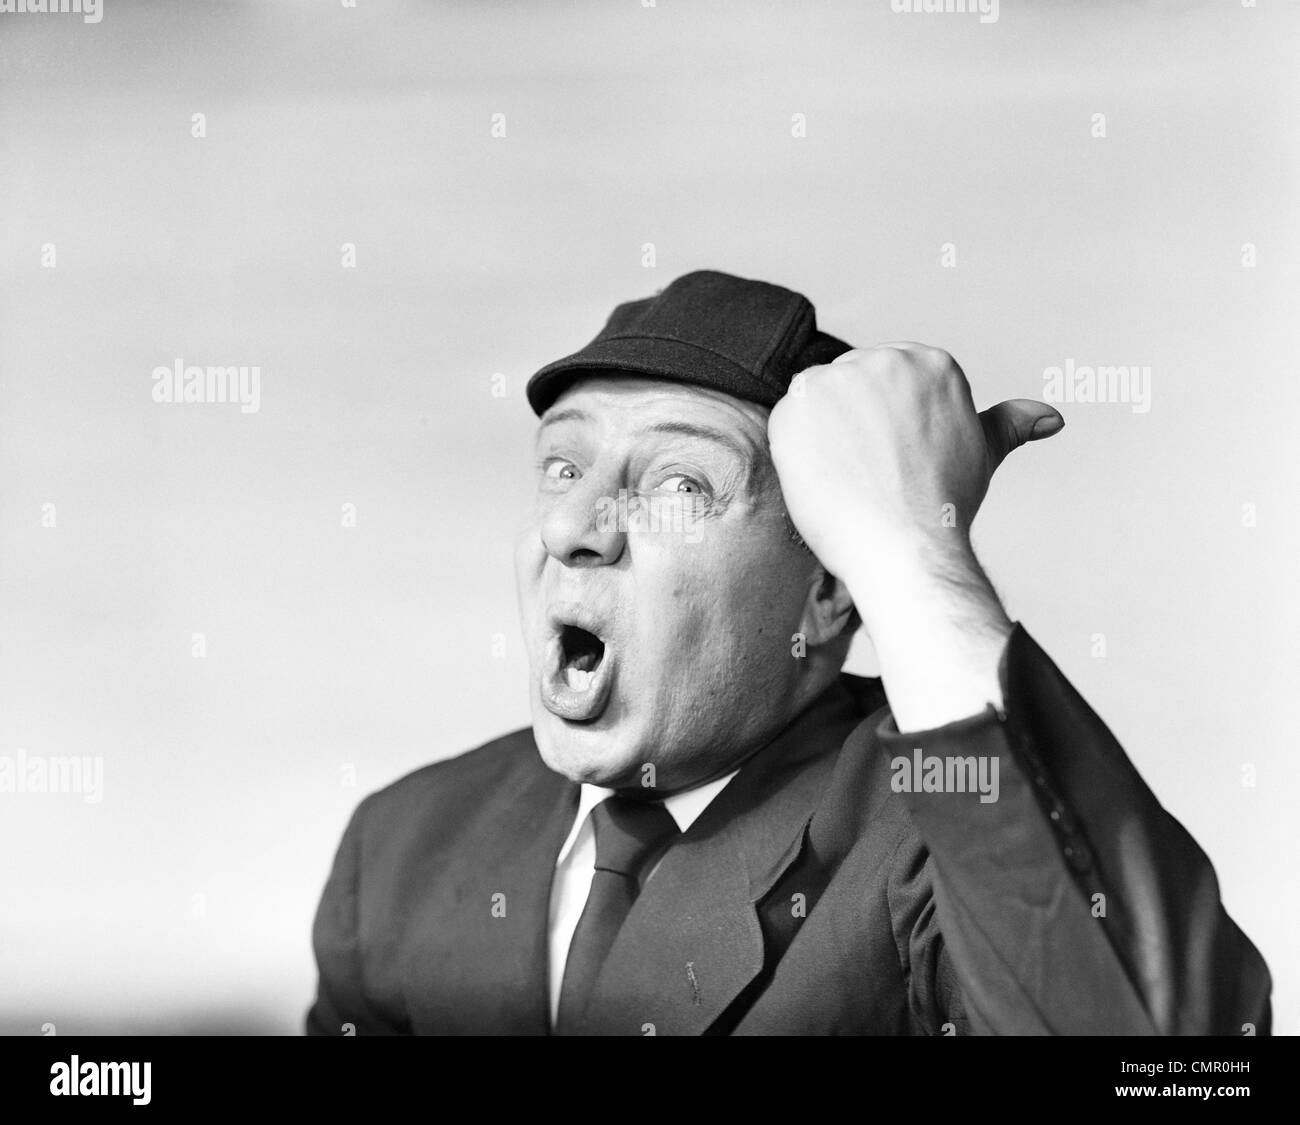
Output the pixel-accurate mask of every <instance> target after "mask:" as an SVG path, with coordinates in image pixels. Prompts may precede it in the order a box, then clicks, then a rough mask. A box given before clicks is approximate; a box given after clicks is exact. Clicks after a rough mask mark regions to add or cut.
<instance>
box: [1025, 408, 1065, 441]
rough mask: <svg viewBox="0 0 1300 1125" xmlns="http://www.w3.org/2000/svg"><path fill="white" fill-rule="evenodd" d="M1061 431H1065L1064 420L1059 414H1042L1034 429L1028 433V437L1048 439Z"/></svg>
mask: <svg viewBox="0 0 1300 1125" xmlns="http://www.w3.org/2000/svg"><path fill="white" fill-rule="evenodd" d="M1063 429H1065V419H1064V418H1062V417H1061V416H1060V415H1059V414H1044V415H1043V416H1042V417H1041V418H1039V419H1038V421H1037V422H1035V423H1034V428H1033V429H1032V430H1030V431H1029V436H1030V437H1036V438H1040V437H1050V436H1051V435H1052V434H1054V433H1057V432H1058V431H1059V430H1063Z"/></svg>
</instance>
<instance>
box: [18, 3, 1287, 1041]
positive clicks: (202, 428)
mask: <svg viewBox="0 0 1300 1125" xmlns="http://www.w3.org/2000/svg"><path fill="white" fill-rule="evenodd" d="M1298 15H1300V13H1298V12H1297V9H1295V8H1294V7H1293V6H1291V5H1288V4H1283V3H1280V2H1276V0H1260V4H1259V6H1258V7H1257V8H1245V7H1243V6H1242V5H1241V3H1240V2H1239V0H1206V2H1203V3H1172V2H1169V3H1156V2H1151V3H1131V2H1127V3H1120V2H1118V0H1117V2H1113V3H1077V4H1072V5H1064V4H1061V5H1057V4H1050V5H1049V4H1035V5H1030V4H1028V3H1017V2H1016V0H1003V3H1002V4H1001V6H1000V12H999V19H998V21H997V22H996V23H991V24H981V23H980V21H979V18H978V16H976V15H958V14H947V15H917V14H912V15H905V14H896V13H894V12H892V11H891V9H890V5H889V3H888V2H887V0H880V2H866V0H837V2H832V3H805V4H779V5H778V4H759V3H746V4H741V3H735V4H719V3H705V2H700V0H691V2H690V3H689V4H688V3H686V2H685V0H659V3H657V4H656V5H655V6H654V7H650V8H647V7H644V6H643V5H642V4H641V3H640V0H616V2H605V3H600V4H597V3H579V2H569V3H558V2H557V3H547V4H538V3H534V4H523V3H517V4H505V3H494V4H484V5H432V4H428V5H426V4H415V3H381V2H379V0H359V2H358V4H357V6H356V7H355V8H345V7H343V6H342V5H341V4H337V3H335V4H331V3H328V2H322V3H315V4H308V3H281V4H260V3H259V4H253V3H212V4H206V3H187V4H184V5H178V4H163V3H158V4H145V3H138V4H136V3H127V2H125V0H123V2H119V3H114V2H113V0H107V2H106V10H105V15H104V19H103V21H102V23H100V24H98V25H96V26H87V25H85V24H84V23H82V22H81V21H80V20H79V19H78V18H77V17H76V16H72V15H57V16H49V15H46V16H37V15H18V14H12V15H2V16H0V206H2V210H0V308H3V309H4V310H5V311H4V326H3V332H2V333H0V754H3V755H10V756H13V755H16V754H17V752H18V750H19V749H20V748H21V749H23V750H24V751H25V752H26V753H27V755H29V756H30V755H46V756H54V755H70V754H80V755H99V756H102V760H103V765H104V793H103V800H102V802H100V803H98V804H88V803H86V802H85V801H84V800H82V799H81V797H79V796H78V795H76V794H30V793H29V794H0V855H3V857H4V858H3V861H0V901H2V902H3V904H4V906H3V909H2V910H0V951H2V954H0V996H3V997H4V1000H3V1004H2V1005H0V1007H2V1009H3V1011H2V1012H0V1029H3V1030H5V1031H11V1032H22V1033H37V1032H38V1031H39V1029H40V1027H41V1025H42V1024H44V1023H47V1022H48V1023H53V1024H55V1025H56V1027H57V1028H58V1030H59V1031H60V1032H61V1033H63V1032H73V1031H114V1030H131V1031H141V1030H163V1031H171V1030H177V1031H179V1030H223V1029H224V1030H249V1031H258V1030H263V1031H284V1032H292V1031H296V1030H298V1029H299V1027H300V1026H301V1017H302V1013H303V1010H304V1009H305V1007H306V1005H307V1004H308V1002H309V1000H310V998H311V993H312V989H313V986H314V966H313V964H312V960H311V953H310V946H309V935H310V924H311V917H312V913H313V910H314V908H315V904H316V900H317V897H318V895H319V893H320V889H321V886H322V883H323V881H324V879H325V876H326V873H327V871H328V868H329V864H330V861H331V858H332V854H333V850H334V847H335V845H336V844H337V841H338V837H339V833H340V832H341V830H342V827H343V825H344V823H345V820H346V818H347V815H348V814H349V812H350V811H351V809H352V808H353V807H354V805H355V804H356V802H357V801H358V800H359V799H360V798H361V797H362V796H363V795H364V794H365V793H366V792H369V791H370V790H372V789H374V788H377V787H379V786H381V785H383V784H386V783H387V782H389V781H391V780H393V779H395V778H396V777H398V776H400V775H401V774H403V773H404V772H406V771H408V770H410V769H413V768H415V767H417V766H419V765H421V764H423V763H425V762H428V761H431V760H433V759H436V758H440V757H444V756H447V755H450V754H454V753H458V752H460V751H462V750H465V749H468V748H470V747H472V746H474V745H477V744H478V743H480V742H482V741H484V740H486V739H487V738H489V737H492V736H494V735H496V734H499V733H502V732H504V731H506V730H509V729H512V728H514V727H517V726H521V725H524V724H525V723H526V721H527V714H528V709H527V700H526V698H525V692H524V661H523V654H522V651H521V648H520V643H519V640H518V636H517V633H516V628H515V604H514V590H513V578H512V574H511V563H510V551H509V544H510V538H511V536H512V534H513V532H514V529H515V527H516V525H517V523H518V521H519V520H520V518H521V517H522V515H523V514H524V513H525V512H526V509H527V504H528V499H529V494H530V473H531V456H530V442H531V431H532V422H533V420H532V416H531V415H530V413H529V411H528V409H527V406H526V404H525V402H524V400H523V395H522V390H523V384H524V382H525V380H526V378H527V376H528V375H529V374H530V373H531V371H532V370H533V369H535V368H536V367H538V366H540V365H541V364H542V363H544V362H546V361H548V360H550V359H553V358H555V357H557V356H559V355H561V354H564V353H566V352H568V351H571V350H573V349H574V348H576V347H578V346H579V345H581V344H582V343H584V342H585V341H586V340H587V339H588V338H589V337H590V336H592V335H593V334H594V333H595V332H596V331H597V329H598V328H599V327H600V324H601V323H602V322H603V319H604V317H605V315H606V314H607V313H608V311H609V309H610V308H611V307H612V306H613V304H614V303H616V302H617V301H620V300H624V299H629V298H632V297H639V296H644V295H648V294H649V293H651V292H653V291H654V290H655V289H658V288H660V287H662V286H663V285H665V284H666V283H667V282H668V281H669V280H671V279H672V278H673V277H675V276H677V275H678V274H680V273H683V272H686V271H687V270H690V269H696V268H704V267H707V268H717V269H724V270H728V271H730V272H734V273H738V274H742V275H746V276H755V277H762V278H764V279H767V280H771V281H775V282H778V283H780V284H784V285H787V286H789V287H791V288H795V289H799V290H801V291H802V292H804V293H806V294H807V295H808V296H809V297H810V298H811V299H812V300H813V301H814V302H815V303H816V305H817V307H818V312H819V317H820V320H821V323H822V325H823V326H824V327H825V328H827V329H828V330H830V331H833V332H836V333H837V334H839V335H841V336H845V337H847V338H849V339H851V340H852V341H854V342H856V343H859V344H870V343H873V342H876V341H879V340H887V339H918V340H923V341H926V342H930V343H934V344H938V345H940V346H943V347H946V348H947V349H948V350H949V351H951V352H953V353H954V354H955V355H956V357H957V358H958V360H959V361H960V362H961V363H962V365H963V367H964V368H965V370H966V372H967V374H968V376H969V377H970V380H971V382H972V385H973V387H974V390H975V396H976V400H977V403H978V405H980V406H986V405H989V404H991V403H992V402H994V401H997V400H999V399H1002V398H1007V397H1013V396H1028V397H1041V394H1042V390H1043V372H1044V370H1045V369H1046V368H1048V367H1050V366H1053V365H1062V364H1064V363H1065V361H1066V360H1067V359H1073V360H1074V361H1075V362H1076V363H1078V364H1090V365H1133V364H1136V365H1149V366H1150V368H1151V380H1152V388H1151V389H1152V400H1151V409H1150V411H1149V412H1147V413H1135V412H1133V411H1132V410H1131V409H1130V407H1129V406H1128V405H1125V404H1123V403H1108V404H1075V405H1068V404H1066V405H1063V406H1062V410H1063V412H1064V414H1065V416H1066V419H1067V427H1066V429H1065V431H1064V433H1063V434H1062V435H1061V436H1059V437H1056V438H1054V439H1052V440H1051V441H1050V442H1046V443H1042V444H1039V445H1036V446H1033V447H1031V448H1028V449H1025V450H1022V451H1020V452H1019V453H1017V454H1016V455H1014V457H1013V458H1012V459H1011V460H1010V461H1009V462H1008V463H1007V464H1006V465H1005V466H1004V468H1003V469H1002V471H1001V473H1000V475H999V477H998V479H997V480H996V481H995V483H994V488H993V491H992V493H991V495H990V498H989V500H988V502H987V504H986V508H985V511H984V514H983V515H982V516H981V518H980V521H979V523H978V524H977V532H978V542H979V544H980V547H981V553H982V556H983V558H984V559H985V560H986V563H987V566H988V569H989V570H990V573H991V574H992V576H993V578H994V580H995V582H996V583H997V585H998V587H999V589H1000V590H1001V591H1002V593H1003V595H1004V597H1005V599H1006V601H1007V603H1008V605H1009V607H1010V609H1011V612H1012V614H1013V616H1015V617H1017V618H1019V619H1020V620H1022V621H1023V622H1024V623H1025V624H1026V626H1027V627H1028V628H1029V630H1030V632H1031V633H1032V634H1033V635H1034V637H1035V638H1036V639H1037V640H1038V641H1039V642H1040V643H1041V644H1043V645H1044V647H1045V648H1046V649H1047V650H1048V651H1049V652H1050V653H1051V654H1052V655H1053V656H1054V657H1055V659H1056V660H1057V662H1058V663H1059V664H1060V665H1061V666H1062V668H1063V669H1064V670H1065V671H1066V673H1067V674H1068V675H1069V676H1070V678H1071V679H1072V680H1073V682H1074V683H1075V684H1076V685H1077V686H1078V687H1079V688H1080V690H1081V691H1083V693H1084V694H1085V695H1086V696H1087V697H1088V699H1089V700H1090V701H1091V702H1092V704H1093V705H1094V707H1096V709H1097V710H1098V711H1099V712H1100V713H1101V714H1102V715H1103V717H1104V718H1106V720H1107V721H1108V723H1109V724H1110V726H1111V727H1112V729H1113V730H1114V731H1115V733H1116V735H1117V736H1118V737H1119V738H1120V740H1121V742H1122V743H1123V744H1124V746H1125V747H1126V749H1127V750H1128V753H1129V754H1130V756H1131V757H1132V758H1133V760H1134V762H1135V763H1136V764H1137V766H1138V768H1139V769H1140V771H1141V772H1142V774H1143V776H1144V777H1145V778H1146V779H1147V781H1148V782H1149V784H1150V785H1151V786H1152V788H1153V789H1154V791H1155V792H1156V794H1157V795H1158V796H1159V797H1160V799H1161V801H1162V802H1163V803H1164V804H1165V805H1166V807H1167V808H1169V809H1170V810H1171V811H1172V812H1173V813H1174V814H1175V815H1176V816H1177V817H1178V818H1179V819H1180V820H1181V821H1182V822H1183V823H1184V824H1185V825H1186V826H1187V827H1188V828H1189V829H1190V830H1191V832H1192V833H1193V835H1194V836H1195V837H1196V838H1197V840H1198V841H1199V842H1200V844H1201V845H1202V846H1203V847H1204V848H1205V850H1206V851H1207V852H1208V853H1209V855H1210V857H1211V858H1212V860H1213V861H1214V864H1215V867H1216V869H1217V871H1218V874H1219V877H1220V881H1221V884H1222V890H1223V896H1224V899H1225V901H1226V903H1227V906H1228V909H1229V911H1230V912H1231V913H1232V915H1233V916H1234V918H1235V919H1236V920H1237V921H1238V923H1239V924H1240V925H1241V926H1242V927H1243V928H1244V929H1245V930H1246V932H1247V933H1248V934H1250V935H1251V937H1252V938H1253V939H1254V940H1255V941H1256V943H1257V944H1258V945H1259V946H1260V947H1261V949H1262V950H1263V952H1264V954H1265V956H1266V958H1267V959H1268V961H1269V964H1270V967H1271V969H1272V971H1273V974H1274V978H1275V984H1276V991H1275V997H1274V1000H1275V1023H1276V1028H1277V1030H1278V1031H1282V1032H1287V1033H1292V1034H1294V1033H1295V1032H1297V1031H1300V964H1298V963H1297V959H1296V957H1295V952H1294V946H1295V941H1294V935H1295V933H1296V932H1297V928H1298V927H1300V908H1298V907H1297V900H1296V894H1295V890H1296V878H1295V866H1294V865H1295V858H1296V853H1297V845H1298V843H1300V837H1298V833H1297V827H1296V819H1297V818H1296V807H1297V795H1298V792H1297V770H1296V766H1295V747H1296V738H1295V732H1294V723H1295V718H1294V715H1295V711H1294V691H1295V687H1294V685H1295V681H1296V669H1297V648H1298V645H1300V642H1298V639H1297V638H1298V637H1300V631H1298V629H1297V626H1298V625H1300V622H1297V613H1296V598H1295V596H1294V586H1293V583H1294V577H1295V559H1296V557H1297V547H1298V546H1300V544H1298V543H1297V534H1296V522H1297V521H1296V503H1295V497H1296V485H1297V469H1296V464H1295V456H1294V453H1293V452H1292V450H1291V435H1292V433H1293V431H1294V428H1295V427H1294V418H1295V411H1296V409H1297V405H1300V404H1298V402H1297V398H1298V396H1297V392H1296V379H1297V374H1296V372H1297V366H1296V356H1295V350H1294V341H1293V333H1292V331H1291V330H1292V329H1293V327H1294V312H1295V309H1296V307H1297V297H1298V296H1300V285H1298V284H1297V280H1298V274H1297V262H1298V261H1300V258H1298V256H1297V243H1298V241H1300V240H1298V238H1297V235H1298V233H1300V232H1298V231H1297V223H1296V218H1295V201H1296V186H1297V174H1296V173H1297V155H1298V154H1297V143H1296V136H1297V131H1296V125H1297V113H1296V106H1297V104H1298V103H1297V93H1298V91H1297V82H1296V78H1295V75H1296V73H1297V68H1296V66H1295V59H1296V54H1297V51H1296V47H1297V33H1298V31H1300V19H1298V18H1297V16H1298ZM196 113H202V114H204V115H205V119H206V136H205V137H203V138H196V137H194V136H193V135H192V131H191V130H192V121H193V115H194V114H196ZM494 114H504V115H505V130H506V135H505V136H504V137H494V136H493V135H492V122H493V115H494ZM797 114H802V115H803V118H802V121H803V130H804V132H805V135H802V136H798V135H795V134H797V133H798V132H799V131H800V127H799V120H800V119H799V118H796V116H795V115H797ZM1095 114H1104V115H1105V127H1106V134H1105V136H1104V137H1099V136H1095V135H1094V133H1095V131H1096V126H1095V120H1094V115H1095ZM47 243H52V244H54V245H55V247H56V253H57V265H56V266H55V268H42V265H41V253H42V246H43V245H45V244H47ZM344 243H353V244H355V247H356V267H355V268H352V269H348V268H344V267H343V266H342V265H341V247H342V245H343V244H344ZM945 243H951V244H953V246H954V247H955V252H956V266H955V268H945V267H944V265H943V264H942V262H941V253H942V249H941V248H942V247H943V245H944V244H945ZM1246 243H1252V244H1254V246H1255V247H1256V252H1257V264H1256V265H1255V266H1254V267H1253V268H1246V267H1244V266H1243V264H1242V255H1243V250H1242V247H1243V245H1244V244H1246ZM647 244H652V245H653V254H654V259H653V260H654V264H653V266H649V265H647V264H644V263H646V262H648V261H649V257H648V251H647V249H646V246H647ZM178 357H180V358H182V359H183V360H184V361H185V362H186V363H193V364H200V365H207V364H213V365H215V364H221V365H227V364H250V365H251V364H257V365H259V366H260V368H261V373H262V388H261V389H262V401H261V409H260V411H259V412H258V413H256V414H242V413H240V412H239V410H238V408H237V407H235V406H230V405H174V406H167V405H159V404H156V403H154V402H153V400H152V398H151V390H152V380H151V372H152V370H153V369H154V367H155V366H157V365H159V364H163V365H171V364H172V363H173V362H174V361H175V360H176V359H177V358H178ZM498 375H499V376H501V378H500V379H494V377H495V376H498ZM494 388H496V389H503V390H504V392H505V393H504V395H502V396H499V397H498V396H496V395H494ZM47 504H53V505H54V506H55V509H54V510H55V511H56V513H57V526H56V527H52V528H51V527H43V526H42V514H43V512H45V511H47V509H45V508H44V507H43V506H44V505H47ZM345 504H352V505H355V510H356V516H357V518H356V526H355V527H351V528H349V527H344V526H343V521H342V518H341V516H342V512H343V505H345ZM1247 505H1253V511H1254V525H1253V526H1248V525H1249V524H1250V522H1251V521H1250V519H1249V517H1248V516H1247V515H1246V513H1248V512H1249V511H1250V510H1251V509H1248V508H1247ZM195 634H203V637H204V642H205V644H206V656H204V657H203V658H196V657H194V656H193V655H192V651H193V644H194V640H193V638H194V635H195ZM1098 635H1101V637H1102V639H1103V641H1104V646H1105V654H1104V656H1102V655H1097V653H1098V652H1099V648H1098V641H1097V636H1098ZM870 659H871V658H870V653H869V651H867V650H862V651H859V652H857V653H856V654H855V657H854V667H856V668H858V669H868V668H869V667H870ZM1252 770H1253V775H1254V779H1255V784H1254V785H1253V786H1250V785H1247V784H1244V782H1245V781H1246V780H1248V778H1249V777H1250V776H1251V771H1252Z"/></svg>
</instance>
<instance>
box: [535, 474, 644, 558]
mask: <svg viewBox="0 0 1300 1125" xmlns="http://www.w3.org/2000/svg"><path fill="white" fill-rule="evenodd" d="M542 545H543V546H544V547H545V548H546V553H547V554H549V555H550V556H551V557H552V558H554V559H557V560H558V561H559V562H561V563H563V564H564V565H565V566H610V565H611V564H613V563H616V562H618V560H619V558H620V557H621V556H622V554H623V550H624V548H625V547H626V546H627V493H626V492H625V491H623V490H621V489H619V488H618V487H617V484H616V482H614V481H604V482H602V481H601V480H598V479H597V478H596V477H595V476H594V475H589V476H585V477H582V478H581V479H580V480H578V481H576V482H574V485H573V487H572V488H570V489H569V490H568V491H567V492H565V493H563V494H562V495H560V496H556V497H554V498H553V499H552V500H551V502H550V506H549V507H548V508H547V509H546V512H545V515H544V516H543V517H542Z"/></svg>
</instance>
